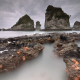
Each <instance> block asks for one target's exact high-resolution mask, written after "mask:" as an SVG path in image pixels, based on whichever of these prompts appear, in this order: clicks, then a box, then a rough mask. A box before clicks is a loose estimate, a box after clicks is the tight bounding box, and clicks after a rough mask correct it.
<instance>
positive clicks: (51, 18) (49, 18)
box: [45, 5, 70, 29]
mask: <svg viewBox="0 0 80 80" xmlns="http://www.w3.org/2000/svg"><path fill="white" fill-rule="evenodd" d="M69 18H70V16H69V15H67V14H66V13H64V11H63V10H62V9H61V8H58V7H53V6H52V5H49V6H48V7H47V9H46V13H45V29H70V23H69Z"/></svg>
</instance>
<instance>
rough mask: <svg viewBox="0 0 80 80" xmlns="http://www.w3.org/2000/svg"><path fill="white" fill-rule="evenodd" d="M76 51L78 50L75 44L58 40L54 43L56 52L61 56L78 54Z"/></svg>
mask: <svg viewBox="0 0 80 80" xmlns="http://www.w3.org/2000/svg"><path fill="white" fill-rule="evenodd" d="M76 50H77V44H75V43H74V42H66V41H61V40H57V41H55V43H54V51H55V53H56V54H58V55H59V56H63V55H64V54H66V53H68V52H70V51H75V52H76Z"/></svg>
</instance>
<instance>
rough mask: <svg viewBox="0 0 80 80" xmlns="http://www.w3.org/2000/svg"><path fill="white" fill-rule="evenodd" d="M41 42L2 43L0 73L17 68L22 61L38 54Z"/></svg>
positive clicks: (40, 49) (0, 46)
mask: <svg viewBox="0 0 80 80" xmlns="http://www.w3.org/2000/svg"><path fill="white" fill-rule="evenodd" d="M42 50H43V46H42V45H41V44H40V43H23V44H19V43H17V44H16V43H9V44H8V43H4V44H1V45H0V73H1V72H8V71H11V70H13V69H16V68H17V67H18V66H19V65H20V64H21V63H22V62H24V61H25V60H28V59H32V58H35V57H37V56H38V54H39V53H40V52H41V51H42Z"/></svg>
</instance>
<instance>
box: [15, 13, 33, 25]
mask: <svg viewBox="0 0 80 80" xmlns="http://www.w3.org/2000/svg"><path fill="white" fill-rule="evenodd" d="M27 23H32V24H34V21H33V20H32V19H31V18H30V17H29V16H28V15H27V14H26V15H24V16H22V17H21V18H20V19H19V20H18V22H17V23H16V24H15V25H14V26H17V25H20V24H27Z"/></svg>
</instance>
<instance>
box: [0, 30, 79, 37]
mask: <svg viewBox="0 0 80 80" xmlns="http://www.w3.org/2000/svg"><path fill="white" fill-rule="evenodd" d="M53 32H54V33H72V32H77V33H80V31H0V38H9V37H17V36H23V35H33V34H36V33H38V34H43V33H45V34H47V33H53Z"/></svg>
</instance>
